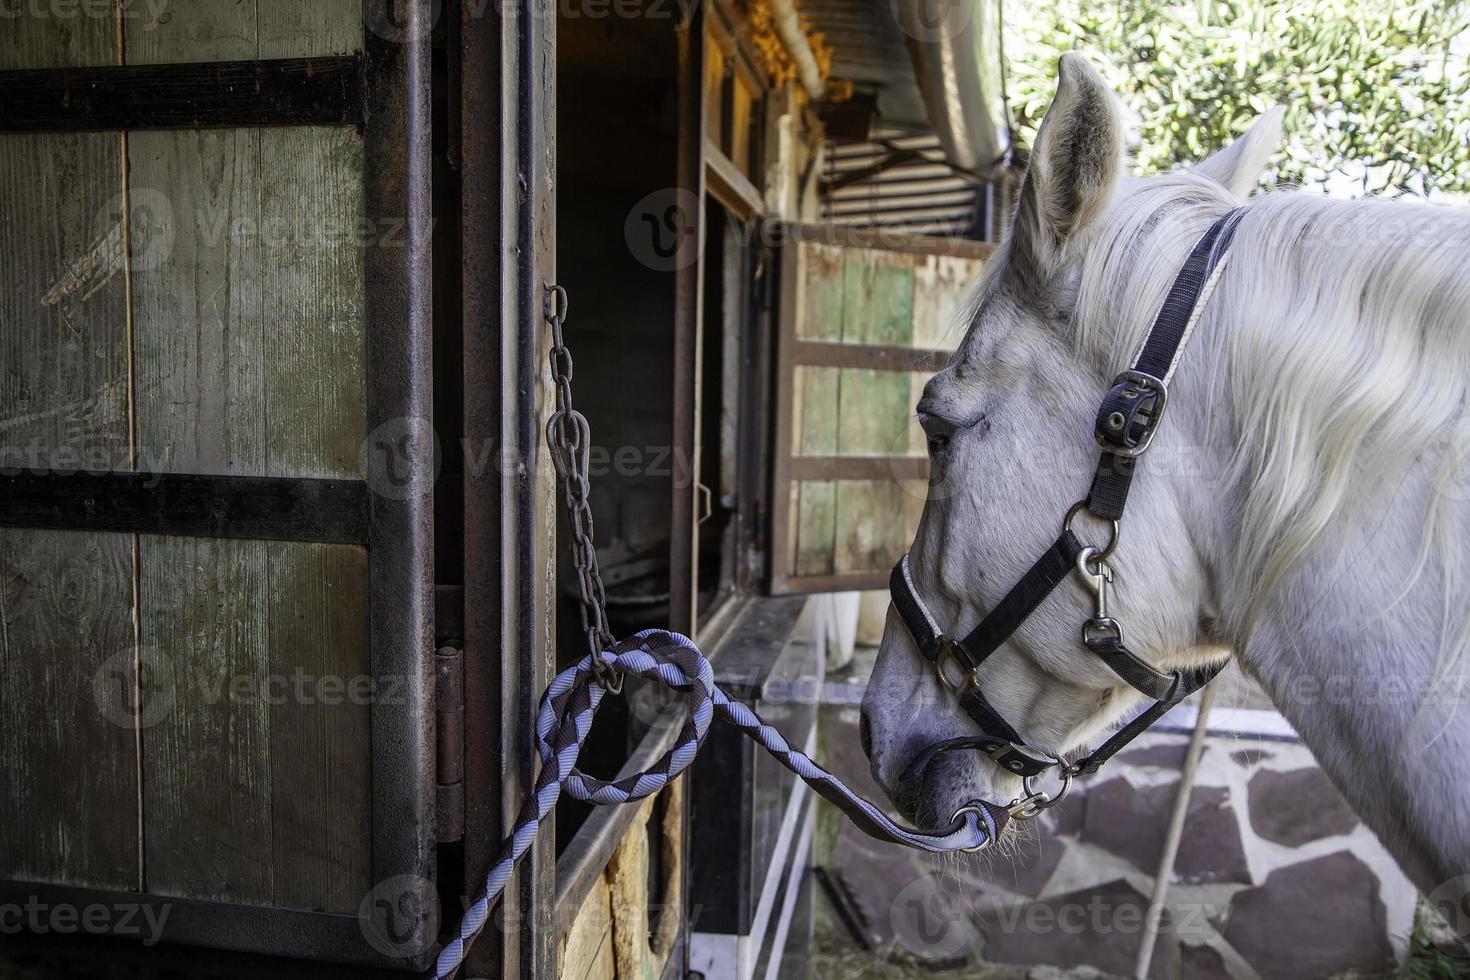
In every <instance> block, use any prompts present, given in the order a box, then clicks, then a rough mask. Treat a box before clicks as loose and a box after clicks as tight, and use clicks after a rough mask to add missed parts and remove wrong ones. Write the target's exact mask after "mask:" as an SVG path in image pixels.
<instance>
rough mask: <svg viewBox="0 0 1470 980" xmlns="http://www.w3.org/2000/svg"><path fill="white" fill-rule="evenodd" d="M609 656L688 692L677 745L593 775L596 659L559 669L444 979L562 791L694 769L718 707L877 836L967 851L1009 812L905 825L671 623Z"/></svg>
mask: <svg viewBox="0 0 1470 980" xmlns="http://www.w3.org/2000/svg"><path fill="white" fill-rule="evenodd" d="M601 661H602V663H603V664H605V665H607V666H608V667H611V668H613V669H615V670H618V671H622V672H623V673H626V674H634V675H637V676H639V677H644V678H648V679H650V680H657V681H659V682H661V683H663V684H665V685H667V686H668V687H670V688H672V689H674V690H678V691H682V692H684V697H685V701H686V702H687V703H688V705H689V716H688V718H686V719H685V721H684V727H683V729H682V730H681V731H680V732H679V736H678V739H677V740H676V741H675V743H674V746H673V748H671V749H669V751H668V752H667V753H665V754H664V756H663V757H662V758H660V759H659V760H658V761H657V762H655V763H654V764H653V765H652V766H651V767H649V768H648V769H646V770H644V771H643V772H639V773H634V774H633V775H630V776H626V777H624V778H623V779H620V780H617V781H615V782H607V781H604V780H601V779H595V778H593V777H591V776H588V775H586V774H585V773H582V772H580V771H579V770H578V769H577V768H576V764H577V756H578V754H579V753H580V752H581V750H582V743H583V742H584V741H585V740H586V738H587V732H588V730H589V729H590V728H591V727H592V716H593V714H594V713H595V712H596V711H597V706H598V705H599V704H601V703H602V697H603V695H604V694H605V693H606V691H605V690H604V688H603V687H602V686H601V685H600V684H598V683H597V682H596V678H595V676H594V674H593V672H592V657H591V656H590V655H589V656H586V657H583V658H582V660H581V662H580V663H578V664H577V665H576V666H574V667H569V668H567V669H566V670H564V671H562V672H561V673H560V674H557V675H556V677H554V678H553V679H552V681H551V684H550V685H548V686H547V688H546V693H545V694H544V695H543V696H542V698H541V709H540V713H539V714H538V715H537V718H536V750H537V752H538V753H539V754H540V756H541V772H540V774H539V776H538V777H537V779H536V783H535V786H534V787H533V788H532V791H531V795H530V796H529V797H528V798H527V799H526V801H525V803H524V804H523V805H522V807H521V812H520V814H519V815H518V816H517V818H516V823H515V826H514V828H513V829H512V831H511V834H510V836H509V837H507V838H506V839H505V840H504V841H503V842H502V844H501V848H500V852H499V854H498V855H497V856H496V859H495V863H494V864H493V865H492V866H491V868H490V873H489V874H488V875H486V876H485V884H484V887H483V888H482V889H481V891H480V893H479V895H478V896H477V897H476V898H475V900H474V901H473V902H472V903H471V904H470V906H469V908H468V909H466V910H465V913H464V917H463V918H462V919H461V920H460V923H459V929H458V930H457V935H456V937H455V938H454V939H453V940H451V941H450V942H449V943H448V944H447V945H446V946H445V947H444V949H443V950H442V951H440V953H439V959H438V962H437V963H436V964H435V967H434V977H435V978H436V980H444V978H448V977H452V976H453V975H454V974H455V972H456V971H457V970H458V969H459V967H460V966H461V965H462V964H463V963H464V958H465V955H466V954H467V953H468V951H469V948H470V945H471V944H472V943H473V942H474V941H475V937H476V936H478V935H479V934H480V931H481V930H482V929H484V928H485V924H486V923H487V922H489V920H490V913H491V912H492V911H493V910H494V908H495V903H496V902H497V901H498V900H499V898H500V895H501V893H502V892H503V891H504V890H505V886H506V883H507V882H508V881H509V880H510V877H511V875H512V873H514V871H515V867H516V865H517V864H518V863H519V862H520V860H521V858H523V857H524V856H525V854H526V851H528V850H529V849H530V847H531V843H532V842H533V841H534V840H535V839H536V834H537V831H538V829H539V827H540V824H541V822H542V821H543V820H545V819H546V818H547V817H548V816H549V815H550V814H551V811H552V809H553V808H554V807H555V806H556V801H557V799H558V797H559V796H560V795H561V792H562V790H563V789H565V790H566V792H567V794H568V795H569V796H571V797H572V798H573V799H578V800H584V801H586V802H588V803H594V804H620V803H629V802H632V801H633V800H640V799H643V798H644V797H646V796H651V795H652V794H654V793H657V792H658V791H659V790H661V789H663V788H664V787H665V786H667V785H668V784H669V782H670V781H671V780H672V779H674V777H676V776H678V775H679V774H680V773H681V772H683V771H684V770H685V769H687V768H688V767H689V764H690V763H691V762H693V761H694V756H695V754H696V753H698V751H699V747H700V745H702V744H703V743H704V738H705V735H706V734H708V732H709V725H710V719H711V718H712V717H713V715H714V713H715V711H718V712H719V713H720V715H721V716H722V717H723V718H725V720H727V721H729V722H730V723H731V724H733V725H734V726H735V727H737V728H739V729H740V730H741V731H742V732H744V733H745V734H746V735H748V736H750V737H751V738H753V739H755V740H756V741H757V742H759V743H760V744H761V746H762V747H764V748H765V749H766V751H768V752H770V753H771V755H773V756H775V757H776V759H777V761H779V762H780V763H781V764H782V765H784V766H785V767H786V768H788V769H790V770H791V771H792V772H794V773H796V774H797V775H798V776H800V777H801V778H802V779H804V780H806V781H807V782H808V783H810V784H811V786H812V788H813V789H814V790H816V792H817V793H819V794H820V795H821V796H823V797H824V798H826V799H827V800H829V801H831V802H832V803H834V804H836V805H837V806H838V807H840V808H841V809H842V810H843V812H845V813H846V814H847V816H848V817H849V818H851V819H852V820H853V822H854V823H856V824H857V825H858V826H859V827H860V828H861V829H862V830H864V831H865V832H866V833H868V834H869V835H871V836H873V837H876V838H878V839H879V840H888V841H893V842H895V843H899V844H905V845H907V846H909V847H915V848H919V849H921V850H925V851H932V852H935V853H940V852H945V851H960V850H969V849H973V848H977V847H980V846H983V845H984V844H986V843H987V842H989V841H993V840H995V838H996V837H997V836H998V835H999V833H1000V830H1001V823H1002V822H1003V821H1004V819H1005V817H1004V810H1003V809H1000V808H996V810H995V812H992V811H991V810H989V809H987V808H985V807H980V808H979V810H978V812H976V811H973V810H972V811H968V812H966V813H965V814H964V817H963V820H962V822H961V823H960V824H959V825H958V826H957V827H954V828H952V829H951V830H949V831H948V832H946V833H942V834H926V833H922V832H920V831H916V830H909V829H907V828H905V827H900V826H899V825H897V824H895V823H894V822H893V821H892V820H890V819H889V818H888V816H887V815H886V814H884V813H883V811H882V810H880V809H878V808H877V807H876V806H874V805H873V804H871V803H869V802H868V801H867V800H864V799H863V798H862V797H860V796H858V795H857V794H856V793H854V792H853V791H852V790H850V789H848V788H847V787H846V786H845V785H843V783H842V781H841V780H839V779H838V778H837V777H836V776H834V775H832V774H831V773H830V772H828V771H827V770H826V769H823V768H822V767H821V766H820V765H818V764H817V763H816V762H814V761H813V760H812V759H811V758H810V757H808V756H807V755H806V754H805V753H803V752H800V751H798V750H797V749H795V748H793V747H792V746H791V745H790V743H788V742H787V741H786V739H785V737H784V736H782V734H781V733H780V732H778V731H776V729H774V728H772V727H770V726H769V725H767V724H766V723H765V722H763V721H761V719H760V717H759V716H758V715H757V714H756V713H755V712H754V711H752V710H750V708H749V707H747V706H746V705H744V704H742V703H740V702H739V701H734V700H731V699H730V698H729V697H727V696H726V695H725V692H724V691H722V690H720V689H719V687H717V686H716V685H715V681H714V671H713V669H711V667H710V664H709V661H708V660H706V659H705V657H704V654H702V653H700V652H699V648H698V647H696V646H695V645H694V643H693V641H691V640H690V639H689V638H688V637H685V636H681V635H680V634H678V633H670V632H668V631H666V630H656V629H651V630H644V631H643V632H641V633H638V634H636V635H634V636H631V637H629V638H628V639H627V640H624V641H622V642H621V643H617V644H615V645H614V647H613V649H612V650H605V651H603V652H602V654H601Z"/></svg>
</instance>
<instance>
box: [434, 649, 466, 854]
mask: <svg viewBox="0 0 1470 980" xmlns="http://www.w3.org/2000/svg"><path fill="white" fill-rule="evenodd" d="M434 694H435V698H436V702H437V706H436V708H435V711H434V722H435V724H434V727H435V732H434V743H435V748H436V755H437V757H438V762H437V764H436V766H435V770H436V774H435V795H436V806H435V813H436V817H435V830H436V833H437V835H438V838H439V842H440V843H441V844H448V843H452V842H454V841H457V840H461V839H463V837H464V651H463V650H460V649H459V648H458V647H448V646H446V647H440V648H439V649H438V651H436V652H435V654H434Z"/></svg>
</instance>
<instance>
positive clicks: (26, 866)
mask: <svg viewBox="0 0 1470 980" xmlns="http://www.w3.org/2000/svg"><path fill="white" fill-rule="evenodd" d="M115 58H116V42H115V38H114V36H113V33H112V25H111V24H110V23H109V22H103V23H98V22H97V21H95V20H78V21H77V22H75V23H71V22H61V21H58V20H57V19H55V18H47V17H31V16H29V15H23V16H21V17H19V18H16V19H11V20H8V21H7V22H6V25H5V28H4V29H3V30H0V68H6V69H9V68H51V67H60V66H66V65H80V64H109V63H112V62H113V61H114V60H115ZM119 147H120V140H119V138H118V137H117V136H116V135H111V134H82V135H34V136H32V135H7V136H3V137H0V256H3V261H0V459H3V461H4V465H6V466H34V467H38V468H44V469H53V470H72V469H76V468H79V467H81V466H88V467H96V468H103V469H106V468H109V467H116V466H123V467H125V466H127V464H128V456H129V439H128V432H129V426H128V398H127V377H128V374H127V315H126V293H125V290H124V288H123V287H124V284H123V280H122V278H121V275H120V271H121V266H122V248H123V235H122V226H121V218H122V215H121V206H120V202H121V197H120V194H121V191H122V165H121V157H120V153H119ZM132 578H133V547H132V539H131V537H130V536H128V535H119V534H83V533H72V532H60V531H26V530H0V878H19V879H24V880H32V881H53V882H74V883H77V884H82V885H89V886H96V887H113V888H133V887H136V886H137V884H138V879H139V872H138V784H137V772H138V761H137V751H136V745H137V739H136V735H135V732H134V731H133V729H132V719H131V716H130V714H129V709H130V708H131V707H132V706H133V705H134V704H135V701H134V696H135V695H136V694H137V693H138V691H137V674H136V671H135V669H134V658H135V649H134V638H133V628H132Z"/></svg>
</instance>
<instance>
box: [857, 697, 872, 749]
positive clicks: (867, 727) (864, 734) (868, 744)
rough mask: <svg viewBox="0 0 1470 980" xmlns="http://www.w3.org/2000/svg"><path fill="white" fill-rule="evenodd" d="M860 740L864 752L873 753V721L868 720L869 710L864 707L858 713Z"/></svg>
mask: <svg viewBox="0 0 1470 980" xmlns="http://www.w3.org/2000/svg"><path fill="white" fill-rule="evenodd" d="M858 740H859V741H861V742H862V743H863V754H864V755H866V756H872V754H873V723H872V722H871V721H870V720H868V710H867V709H866V708H864V709H863V710H862V711H861V712H859V713H858Z"/></svg>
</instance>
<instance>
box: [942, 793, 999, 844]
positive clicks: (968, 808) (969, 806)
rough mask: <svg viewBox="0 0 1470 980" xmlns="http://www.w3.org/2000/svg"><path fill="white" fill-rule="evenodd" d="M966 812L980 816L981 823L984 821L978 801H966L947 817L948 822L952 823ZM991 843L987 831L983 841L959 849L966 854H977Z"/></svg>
mask: <svg viewBox="0 0 1470 980" xmlns="http://www.w3.org/2000/svg"><path fill="white" fill-rule="evenodd" d="M966 813H973V814H974V815H975V816H977V817H979V818H980V822H981V823H986V820H985V817H984V815H983V814H982V813H981V812H980V804H979V803H966V804H965V805H964V806H962V807H960V808H959V809H958V810H956V811H955V812H954V815H953V816H951V817H950V818H949V822H950V823H954V822H955V821H956V820H958V819H959V818H960V817H961V816H963V815H964V814H966ZM991 843H993V842H992V841H991V839H990V835H989V834H988V833H987V834H986V835H985V843H983V844H977V845H976V846H974V847H962V848H960V850H962V851H964V852H965V853H966V854H979V853H980V852H981V851H983V850H985V849H986V848H987V847H989V846H990V845H991Z"/></svg>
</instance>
